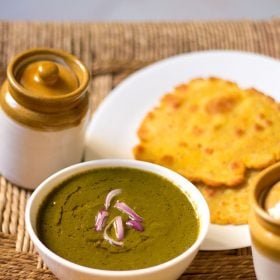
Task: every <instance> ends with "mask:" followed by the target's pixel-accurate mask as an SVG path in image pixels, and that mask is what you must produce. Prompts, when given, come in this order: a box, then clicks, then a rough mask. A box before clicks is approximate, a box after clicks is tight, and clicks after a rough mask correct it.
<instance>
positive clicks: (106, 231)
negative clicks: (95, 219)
mask: <svg viewBox="0 0 280 280" xmlns="http://www.w3.org/2000/svg"><path fill="white" fill-rule="evenodd" d="M118 217H120V216H117V217H115V218H114V219H113V220H112V221H110V223H109V224H108V225H107V226H106V227H105V229H104V233H103V238H104V239H105V240H107V241H108V242H109V243H110V244H111V245H116V246H123V242H122V241H117V240H115V239H113V238H111V237H110V236H109V234H108V230H109V229H110V227H111V226H112V224H113V223H115V221H116V219H118Z"/></svg>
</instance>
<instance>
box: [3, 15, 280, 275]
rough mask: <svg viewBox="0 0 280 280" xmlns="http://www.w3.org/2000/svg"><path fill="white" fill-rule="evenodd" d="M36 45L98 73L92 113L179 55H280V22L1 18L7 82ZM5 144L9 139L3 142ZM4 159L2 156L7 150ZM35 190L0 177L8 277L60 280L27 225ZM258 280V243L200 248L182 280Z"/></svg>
mask: <svg viewBox="0 0 280 280" xmlns="http://www.w3.org/2000/svg"><path fill="white" fill-rule="evenodd" d="M32 47H54V48H60V49H64V50H66V51H68V52H71V53H73V54H74V55H76V56H77V57H79V58H80V59H81V60H82V61H83V62H84V63H85V64H86V65H87V66H88V67H89V69H90V70H91V71H92V82H91V84H90V92H91V106H92V111H93V112H94V110H95V109H96V107H97V106H98V104H99V103H100V102H101V101H102V100H103V98H104V97H105V96H106V95H107V94H108V93H109V92H110V90H111V89H112V88H114V87H115V86H116V85H117V84H118V83H119V82H120V81H121V80H123V79H124V78H125V77H127V76H128V75H129V74H130V73H131V72H133V71H135V70H137V69H139V68H141V67H144V66H145V65H148V64H150V63H152V62H154V61H157V60H160V59H162V58H165V57H168V56H172V55H175V54H179V53H185V52H191V51H198V50H209V49H228V50H244V51H252V52H257V53H262V54H266V55H269V56H272V57H276V58H279V57H280V20H279V19H273V20H269V21H249V20H244V21H236V22H219V21H218V22H195V23H135V24H131V23H126V24H122V23H78V22H76V23H48V22H46V23H36V22H0V82H1V83H2V81H3V80H4V79H5V71H6V68H7V64H8V62H9V60H10V58H11V57H12V56H14V55H15V54H17V53H19V52H21V51H23V50H26V49H28V48H32ZM1 141H5V139H1ZM0 156H1V155H0ZM29 196H30V192H29V191H27V190H24V189H21V188H18V187H17V186H14V185H12V184H10V183H9V182H8V181H7V180H5V178H3V177H1V178H0V279H55V277H54V276H53V274H52V273H51V272H49V271H48V270H47V268H46V267H45V266H44V264H43V262H42V261H41V259H40V258H39V257H38V256H37V255H36V252H35V249H34V247H33V244H32V242H30V239H29V236H28V234H27V232H26V230H25V225H24V209H25V205H26V201H27V200H28V198H29ZM239 278H240V279H255V274H254V270H253V265H252V258H251V251H250V248H244V249H240V250H230V251H221V252H200V253H199V254H198V256H197V258H196V259H195V261H194V262H193V264H192V265H191V267H190V268H189V269H188V270H187V271H186V273H185V274H184V275H183V276H182V277H181V279H239Z"/></svg>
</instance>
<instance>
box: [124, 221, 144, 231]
mask: <svg viewBox="0 0 280 280" xmlns="http://www.w3.org/2000/svg"><path fill="white" fill-rule="evenodd" d="M125 224H126V225H127V226H129V227H130V228H133V229H135V230H137V231H143V230H144V227H143V225H142V224H141V223H140V222H139V221H136V220H128V221H126V223H125Z"/></svg>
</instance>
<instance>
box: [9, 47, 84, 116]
mask: <svg viewBox="0 0 280 280" xmlns="http://www.w3.org/2000/svg"><path fill="white" fill-rule="evenodd" d="M7 76H8V81H9V91H10V93H11V95H12V96H13V98H14V99H15V100H16V101H17V102H18V103H19V104H21V105H22V106H23V107H25V108H28V109H30V110H34V111H38V112H58V111H61V110H68V109H71V108H73V107H75V106H77V104H78V103H79V102H80V100H81V98H83V96H84V94H85V91H86V90H87V88H88V84H89V72H88V70H87V69H86V67H85V66H84V65H83V64H82V63H81V62H80V61H79V60H78V59H77V58H76V57H74V56H72V55H71V54H68V53H66V52H64V51H62V50H55V49H47V48H46V49H40V48H38V49H31V50H28V51H26V52H24V53H21V54H19V55H18V56H16V57H15V58H14V59H13V60H12V62H11V63H10V64H9V66H8V70H7Z"/></svg>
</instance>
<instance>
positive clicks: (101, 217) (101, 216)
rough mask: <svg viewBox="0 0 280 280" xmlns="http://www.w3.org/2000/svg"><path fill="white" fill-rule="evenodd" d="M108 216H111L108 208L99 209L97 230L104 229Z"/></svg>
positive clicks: (96, 220) (96, 219) (96, 221)
mask: <svg viewBox="0 0 280 280" xmlns="http://www.w3.org/2000/svg"><path fill="white" fill-rule="evenodd" d="M108 216H109V213H108V212H107V211H106V210H104V209H102V210H100V211H98V213H97V215H96V217H95V230H96V231H101V230H102V229H103V227H104V226H105V223H106V220H107V218H108Z"/></svg>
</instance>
